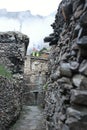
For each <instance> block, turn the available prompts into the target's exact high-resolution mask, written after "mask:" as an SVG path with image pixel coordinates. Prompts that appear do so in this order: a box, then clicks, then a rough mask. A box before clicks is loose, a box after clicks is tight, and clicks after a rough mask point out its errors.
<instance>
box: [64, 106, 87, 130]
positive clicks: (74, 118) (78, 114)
mask: <svg viewBox="0 0 87 130" xmlns="http://www.w3.org/2000/svg"><path fill="white" fill-rule="evenodd" d="M86 118H87V109H86V108H85V109H82V108H80V109H77V108H68V109H67V120H66V124H67V125H68V127H69V130H73V129H75V130H86V127H87V119H86ZM84 119H85V120H84ZM78 120H79V121H78Z"/></svg>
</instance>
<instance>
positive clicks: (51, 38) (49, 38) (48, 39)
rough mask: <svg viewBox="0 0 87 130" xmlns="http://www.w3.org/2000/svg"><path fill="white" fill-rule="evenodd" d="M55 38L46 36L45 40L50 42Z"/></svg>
mask: <svg viewBox="0 0 87 130" xmlns="http://www.w3.org/2000/svg"><path fill="white" fill-rule="evenodd" d="M53 38H54V36H49V37H45V38H44V42H50V41H51V40H53Z"/></svg>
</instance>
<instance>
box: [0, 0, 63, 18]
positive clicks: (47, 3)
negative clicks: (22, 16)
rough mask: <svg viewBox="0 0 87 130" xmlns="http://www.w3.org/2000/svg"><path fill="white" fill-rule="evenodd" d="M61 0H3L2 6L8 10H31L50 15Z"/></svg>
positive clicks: (0, 5)
mask: <svg viewBox="0 0 87 130" xmlns="http://www.w3.org/2000/svg"><path fill="white" fill-rule="evenodd" d="M60 1H61V0H1V1H0V8H6V9H7V10H8V11H23V10H30V11H31V12H32V14H35V15H36V14H39V15H43V16H46V15H49V14H50V13H52V12H54V11H56V9H57V7H58V5H59V3H60Z"/></svg>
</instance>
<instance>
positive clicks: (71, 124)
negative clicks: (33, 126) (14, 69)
mask: <svg viewBox="0 0 87 130" xmlns="http://www.w3.org/2000/svg"><path fill="white" fill-rule="evenodd" d="M60 14H61V15H60ZM52 27H53V29H54V33H53V34H51V35H50V36H49V37H46V38H45V39H44V41H45V42H49V44H50V45H52V47H51V53H50V56H49V66H48V72H49V79H48V81H47V84H48V86H47V91H46V97H45V104H46V105H45V118H46V125H47V130H86V129H87V52H86V51H87V0H63V1H62V2H61V3H60V6H59V8H58V10H57V14H56V17H55V22H54V23H53V24H52Z"/></svg>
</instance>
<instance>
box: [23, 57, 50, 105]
mask: <svg viewBox="0 0 87 130" xmlns="http://www.w3.org/2000/svg"><path fill="white" fill-rule="evenodd" d="M47 72H48V58H47V57H46V58H43V57H42V56H39V57H36V56H29V55H27V56H26V61H25V68H24V75H25V80H26V89H25V90H24V103H25V104H30V105H38V104H39V105H41V104H42V102H43V86H44V84H45V83H46V80H47ZM35 95H37V96H35ZM35 98H37V99H35Z"/></svg>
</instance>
